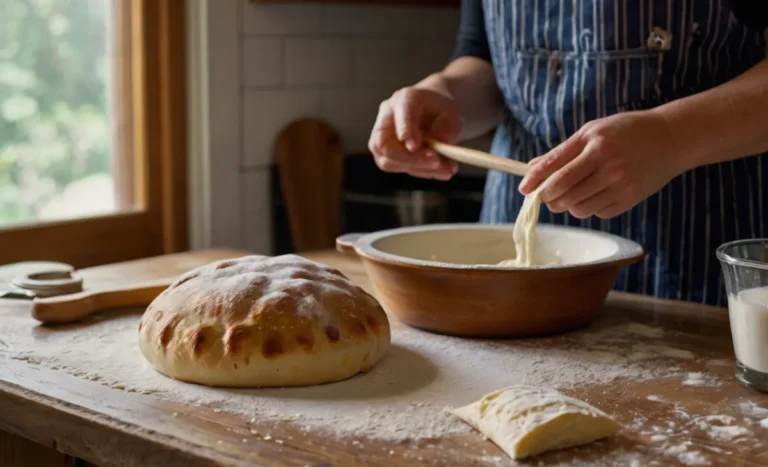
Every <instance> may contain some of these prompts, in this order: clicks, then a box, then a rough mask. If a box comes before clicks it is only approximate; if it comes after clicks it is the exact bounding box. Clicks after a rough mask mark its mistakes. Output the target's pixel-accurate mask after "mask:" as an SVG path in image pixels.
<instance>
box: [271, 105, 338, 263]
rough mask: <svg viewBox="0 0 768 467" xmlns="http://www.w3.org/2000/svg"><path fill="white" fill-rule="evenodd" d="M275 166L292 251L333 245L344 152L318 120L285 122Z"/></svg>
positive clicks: (335, 233) (279, 139)
mask: <svg viewBox="0 0 768 467" xmlns="http://www.w3.org/2000/svg"><path fill="white" fill-rule="evenodd" d="M276 150H277V157H276V160H277V166H278V169H279V171H280V186H281V188H282V192H283V199H284V201H285V206H286V211H287V214H288V221H289V225H290V231H291V239H292V240H293V247H294V250H295V251H296V252H303V251H312V250H321V249H327V248H333V246H334V244H335V242H336V237H337V236H338V235H339V233H340V232H341V207H342V190H343V187H342V183H343V177H344V156H343V151H342V145H341V140H340V138H339V135H338V133H337V132H336V131H335V130H334V129H333V128H332V127H330V126H329V125H328V124H326V123H325V122H323V121H322V120H318V119H314V118H304V119H300V120H297V121H295V122H293V123H291V124H289V125H288V126H287V127H286V128H285V129H283V130H282V131H281V132H280V134H279V135H278V138H277V148H276Z"/></svg>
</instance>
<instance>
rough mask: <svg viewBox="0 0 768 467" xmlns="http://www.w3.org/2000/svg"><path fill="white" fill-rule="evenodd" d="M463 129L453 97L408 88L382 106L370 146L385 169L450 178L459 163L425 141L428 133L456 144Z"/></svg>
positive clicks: (426, 90)
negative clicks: (427, 144) (443, 156)
mask: <svg viewBox="0 0 768 467" xmlns="http://www.w3.org/2000/svg"><path fill="white" fill-rule="evenodd" d="M460 130H461V120H460V118H459V113H458V111H457V109H456V104H455V103H454V101H453V99H451V98H450V97H449V96H447V95H446V94H443V93H440V92H438V91H435V90H431V89H425V88H418V87H407V88H403V89H401V90H399V91H397V92H395V93H394V94H393V95H392V97H390V98H389V99H387V100H386V101H384V102H382V103H381V105H380V106H379V115H378V117H376V123H375V124H374V126H373V130H372V131H371V137H370V140H369V141H368V149H370V151H371V153H373V157H374V159H375V161H376V165H377V166H378V167H379V168H380V169H381V170H384V171H387V172H405V173H408V174H410V175H413V176H415V177H421V178H432V179H437V180H448V179H450V178H451V177H453V175H455V174H456V171H457V170H458V164H456V162H454V161H451V160H448V159H445V158H442V157H439V156H438V154H437V153H436V152H435V151H434V150H433V149H431V148H430V147H428V146H426V145H425V144H424V136H425V134H428V135H430V136H432V137H433V138H435V139H437V140H440V141H444V142H446V143H454V142H455V141H456V140H457V139H458V137H459V132H460Z"/></svg>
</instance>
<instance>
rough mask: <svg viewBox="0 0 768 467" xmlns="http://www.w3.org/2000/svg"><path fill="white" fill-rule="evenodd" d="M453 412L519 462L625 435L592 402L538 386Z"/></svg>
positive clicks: (488, 397)
mask: <svg viewBox="0 0 768 467" xmlns="http://www.w3.org/2000/svg"><path fill="white" fill-rule="evenodd" d="M448 412H449V413H451V414H453V415H455V416H457V417H458V418H460V419H462V420H463V421H464V422H466V423H468V424H469V425H471V426H472V427H474V428H475V429H476V430H478V431H479V432H480V433H482V434H483V435H485V436H486V437H488V438H489V439H490V440H491V441H493V442H494V443H496V445H497V446H499V448H501V449H502V450H503V451H504V452H505V453H507V455H508V456H509V457H511V458H513V459H523V458H526V457H531V456H535V455H538V454H542V453H544V452H548V451H553V450H556V449H565V448H570V447H574V446H579V445H584V444H587V443H591V442H593V441H596V440H598V439H601V438H606V437H608V436H612V435H614V434H615V433H616V432H618V431H619V430H620V429H621V425H620V424H619V423H618V422H616V421H615V420H614V419H613V418H611V417H610V416H609V415H607V414H606V413H604V412H602V411H601V410H599V409H597V408H595V407H593V406H591V405H589V404H587V403H586V402H584V401H580V400H578V399H574V398H572V397H568V396H566V395H564V394H561V393H560V392H558V391H556V390H554V389H550V388H542V387H535V386H510V387H507V388H504V389H500V390H498V391H495V392H492V393H490V394H488V395H486V396H484V397H483V398H481V399H480V400H478V401H476V402H473V403H471V404H469V405H466V406H464V407H459V408H455V409H449V410H448Z"/></svg>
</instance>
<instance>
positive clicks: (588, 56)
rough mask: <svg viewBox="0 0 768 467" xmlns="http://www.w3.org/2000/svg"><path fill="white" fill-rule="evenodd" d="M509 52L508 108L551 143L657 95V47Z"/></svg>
mask: <svg viewBox="0 0 768 467" xmlns="http://www.w3.org/2000/svg"><path fill="white" fill-rule="evenodd" d="M514 57H515V59H514V62H513V66H512V70H511V73H510V78H512V79H511V80H510V81H512V83H510V84H512V85H513V86H514V90H513V91H514V93H515V95H516V96H517V99H516V101H517V102H516V104H517V105H513V106H512V109H513V113H514V114H515V117H516V118H517V120H518V121H519V123H520V124H521V125H523V126H524V127H525V128H526V129H527V130H528V131H530V132H532V133H534V134H536V135H539V136H542V137H543V138H545V139H546V138H548V139H549V140H550V141H552V143H553V144H555V141H560V140H562V139H564V138H565V137H567V136H568V135H570V134H572V133H574V132H575V131H576V130H578V129H579V128H580V127H581V126H582V125H583V124H584V123H586V122H588V121H590V120H594V119H597V118H600V117H604V116H607V115H611V114H614V113H617V112H620V111H622V110H626V109H631V108H636V107H639V106H641V105H642V103H643V102H645V101H648V100H651V99H655V98H657V97H658V93H659V89H658V83H659V79H660V76H659V71H660V70H661V69H662V68H661V60H662V57H663V52H660V51H653V50H650V49H646V48H639V49H630V50H609V51H595V52H559V51H552V50H520V51H516V52H515V53H514Z"/></svg>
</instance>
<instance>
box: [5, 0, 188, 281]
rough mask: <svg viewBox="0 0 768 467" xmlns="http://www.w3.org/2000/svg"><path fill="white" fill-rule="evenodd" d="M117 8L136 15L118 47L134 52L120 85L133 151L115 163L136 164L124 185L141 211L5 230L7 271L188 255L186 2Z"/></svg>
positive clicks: (163, 0)
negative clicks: (24, 264)
mask: <svg viewBox="0 0 768 467" xmlns="http://www.w3.org/2000/svg"><path fill="white" fill-rule="evenodd" d="M117 4H119V5H120V6H119V8H121V10H123V11H124V12H126V13H127V14H130V21H129V22H128V23H129V24H130V26H129V27H128V28H126V30H125V31H122V32H121V33H120V34H119V37H118V38H117V47H118V48H119V50H120V51H121V52H122V51H125V50H130V54H131V67H130V77H129V79H124V78H127V77H120V78H118V82H117V83H116V84H117V89H118V93H120V96H119V97H120V98H121V99H122V98H125V99H127V101H128V102H130V104H131V105H130V109H129V110H130V111H129V112H126V113H125V114H124V116H125V117H126V118H130V125H129V126H130V128H129V130H128V133H127V135H129V136H130V137H129V138H128V139H129V144H130V147H129V149H130V151H129V152H126V149H125V148H126V145H125V144H124V143H123V142H120V146H119V147H118V149H117V151H116V153H115V158H116V159H115V164H116V165H119V164H123V165H125V164H130V165H132V168H133V173H132V176H131V177H126V178H124V179H122V180H121V182H122V183H119V184H118V186H120V185H125V183H129V184H130V185H131V187H132V190H127V191H131V192H132V193H133V199H131V201H134V202H135V203H136V204H135V205H136V206H138V207H137V208H136V209H131V210H122V211H120V212H116V213H114V214H109V215H103V216H92V217H80V218H75V219H67V220H62V221H54V222H37V223H31V224H28V225H22V226H10V227H7V228H0V264H6V263H14V262H20V261H32V260H44V261H63V262H66V263H69V264H72V265H73V266H75V267H77V268H82V267H88V266H95V265H99V264H106V263H112V262H117V261H125V260H131V259H137V258H143V257H148V256H155V255H160V254H167V253H174V252H178V251H184V250H186V249H187V248H188V238H187V216H188V214H187V160H186V158H187V140H186V76H185V73H186V57H185V45H186V44H185V42H186V41H185V26H186V25H185V7H186V0H131V1H130V2H125V1H119V2H117ZM121 29H122V28H121ZM126 154H129V157H126ZM126 179H127V182H126ZM127 191H126V192H127Z"/></svg>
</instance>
